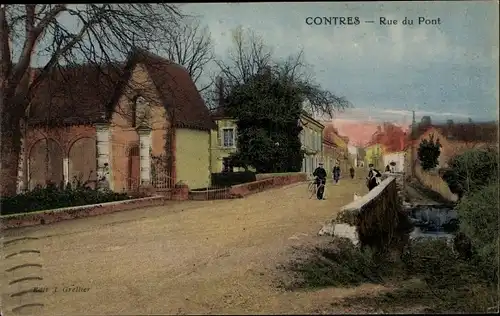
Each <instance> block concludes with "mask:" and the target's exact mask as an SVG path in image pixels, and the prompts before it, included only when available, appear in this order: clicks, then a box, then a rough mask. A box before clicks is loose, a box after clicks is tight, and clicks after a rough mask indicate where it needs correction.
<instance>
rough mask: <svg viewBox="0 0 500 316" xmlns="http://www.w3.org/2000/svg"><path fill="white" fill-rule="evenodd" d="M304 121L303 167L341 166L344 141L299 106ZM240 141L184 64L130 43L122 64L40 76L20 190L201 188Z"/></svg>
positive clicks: (28, 120)
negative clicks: (51, 186)
mask: <svg viewBox="0 0 500 316" xmlns="http://www.w3.org/2000/svg"><path fill="white" fill-rule="evenodd" d="M40 71H42V70H41V69H31V71H30V72H29V73H28V74H27V76H26V78H24V83H25V84H26V87H27V86H28V85H29V84H30V82H32V81H33V80H35V78H36V77H37V75H38V74H39V73H40ZM300 124H302V126H303V128H304V129H303V131H302V134H301V136H300V137H301V141H302V144H303V149H304V151H305V152H306V156H305V157H304V162H303V167H302V168H303V169H302V170H303V171H304V172H308V173H310V172H312V170H313V169H314V168H315V167H316V166H317V164H318V163H319V162H320V161H323V162H324V163H325V164H326V167H327V169H328V170H329V171H331V169H332V168H333V165H334V164H335V163H339V164H340V165H341V166H342V167H343V168H344V169H345V168H347V166H348V165H349V162H346V161H347V160H348V159H349V155H348V145H347V142H348V140H347V139H345V138H342V137H340V136H339V135H338V133H337V132H336V131H335V130H334V129H332V127H330V126H328V125H327V126H325V124H323V123H321V122H319V121H317V120H315V119H314V118H312V117H310V116H308V115H307V114H305V113H304V114H303V115H302V116H301V120H300ZM236 140H237V129H236V124H235V121H234V120H233V119H232V118H230V117H225V116H224V115H219V114H218V113H211V112H210V111H209V110H208V108H207V107H206V105H205V103H204V101H203V99H202V97H201V96H200V94H199V92H198V91H197V89H196V86H195V84H194V82H193V81H192V79H191V78H190V76H189V73H188V72H187V71H186V69H184V68H183V67H181V66H179V65H177V64H174V63H172V62H170V61H169V60H166V59H164V58H162V57H159V56H157V55H154V54H151V53H149V52H147V51H144V50H138V49H136V50H133V51H132V52H131V53H130V54H129V56H128V59H127V61H126V62H125V63H120V64H110V65H109V67H108V66H106V67H104V69H103V67H97V66H95V65H94V66H93V65H79V66H67V67H62V68H60V69H58V70H57V71H53V72H52V73H50V74H49V75H48V76H45V77H44V79H43V80H42V81H40V82H39V83H38V88H37V94H36V95H35V97H34V98H33V99H32V101H31V104H30V107H29V109H28V111H27V112H26V116H25V119H24V120H23V122H22V139H21V151H20V156H19V168H18V175H17V179H16V180H17V186H18V191H21V190H25V189H33V188H34V187H36V186H37V185H42V186H43V185H45V184H46V183H48V182H52V183H56V184H59V183H67V182H74V181H75V180H78V181H80V182H87V183H90V184H91V185H92V183H94V184H96V185H97V184H98V182H97V181H96V180H97V179H101V180H103V181H101V182H103V183H105V185H106V186H107V187H109V188H110V189H111V190H114V191H128V190H135V189H137V188H138V187H139V186H140V185H153V186H155V187H156V188H162V187H169V186H172V185H173V184H175V183H177V182H179V181H183V182H184V183H186V184H187V185H188V186H189V187H190V188H192V189H197V188H205V187H209V186H210V176H211V173H216V172H230V171H232V170H233V168H232V167H231V162H230V160H229V156H230V154H231V153H233V152H235V151H236V150H237V143H236ZM101 182H99V183H100V184H102V183H101Z"/></svg>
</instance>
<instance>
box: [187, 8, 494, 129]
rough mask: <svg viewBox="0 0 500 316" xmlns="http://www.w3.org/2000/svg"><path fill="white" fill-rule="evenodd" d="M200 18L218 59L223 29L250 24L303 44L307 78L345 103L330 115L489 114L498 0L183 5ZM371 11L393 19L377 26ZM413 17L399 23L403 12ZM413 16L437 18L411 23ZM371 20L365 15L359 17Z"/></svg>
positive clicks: (226, 33)
mask: <svg viewBox="0 0 500 316" xmlns="http://www.w3.org/2000/svg"><path fill="white" fill-rule="evenodd" d="M183 9H184V10H185V11H186V12H188V13H191V14H194V15H197V16H198V17H199V19H200V21H201V23H202V24H204V25H207V26H208V27H209V29H210V31H211V36H212V38H213V40H214V42H215V53H216V54H217V56H218V57H219V58H224V56H225V55H226V54H227V51H228V49H229V48H230V46H231V30H232V29H235V28H236V27H238V26H242V27H243V28H244V29H251V30H253V31H254V32H256V33H257V34H259V35H261V36H262V37H263V40H264V43H266V44H267V45H269V46H271V47H272V48H273V51H274V56H275V57H277V58H286V57H287V56H288V55H289V54H290V53H295V52H298V51H299V50H300V49H301V48H303V50H304V54H305V59H306V61H307V62H308V63H309V64H310V65H311V67H312V69H311V70H312V71H313V72H314V74H315V78H316V81H317V82H318V83H319V84H321V86H322V87H323V88H325V89H328V90H330V91H332V92H333V93H335V94H337V95H341V96H344V97H346V98H347V99H348V100H349V101H350V102H351V103H352V104H353V108H352V109H350V110H346V111H345V112H344V113H340V114H338V115H337V116H336V117H335V120H334V121H335V122H337V123H338V125H341V123H346V122H351V121H359V120H361V121H367V122H372V123H373V124H371V125H374V126H376V123H377V122H380V121H393V122H395V123H398V124H401V125H408V124H410V123H411V119H412V112H411V111H416V118H417V120H419V119H420V118H421V117H422V116H423V115H430V116H431V118H432V120H433V121H444V120H446V119H453V120H456V121H466V120H467V119H468V118H469V117H470V118H472V119H473V120H475V121H487V120H489V121H491V120H496V119H497V117H498V54H499V52H498V36H499V35H498V3H497V2H496V1H484V2H481V1H474V2H466V1H454V2H413V3H410V2H385V3H384V2H372V3H367V2H365V3H359V2H346V3H340V2H336V3H326V2H322V3H241V4H236V3H233V4H227V3H206V4H202V3H198V4H186V5H183ZM325 16H326V17H342V16H344V17H349V16H350V17H359V19H360V22H361V23H360V24H359V25H343V26H342V25H336V26H334V25H326V26H325V25H308V24H306V18H307V17H325ZM380 17H385V18H386V19H387V20H394V19H395V20H398V24H397V25H380ZM405 17H406V18H408V19H412V20H414V24H413V25H411V26H410V25H402V24H401V22H402V20H403V19H404V18H405ZM418 17H426V18H428V19H437V18H439V19H440V22H441V23H440V25H425V24H423V25H418ZM370 20H371V21H375V23H366V22H365V21H370Z"/></svg>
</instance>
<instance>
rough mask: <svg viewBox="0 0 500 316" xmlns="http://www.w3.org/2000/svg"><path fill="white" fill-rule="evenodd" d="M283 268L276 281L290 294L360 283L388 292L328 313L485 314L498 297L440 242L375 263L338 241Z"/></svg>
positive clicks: (470, 263) (473, 267) (483, 276)
mask: <svg viewBox="0 0 500 316" xmlns="http://www.w3.org/2000/svg"><path fill="white" fill-rule="evenodd" d="M299 253H300V255H298V256H296V257H295V259H294V260H293V261H291V262H289V263H288V264H287V265H285V266H283V267H282V269H284V270H286V272H287V274H288V276H291V278H287V280H286V281H284V280H281V282H280V284H281V286H282V287H284V288H286V289H287V290H290V291H295V290H307V289H315V288H321V287H352V286H357V285H361V284H363V283H375V284H382V285H386V286H388V287H391V288H394V290H393V291H390V292H387V293H385V294H382V295H380V296H374V297H373V296H372V297H355V298H350V299H346V300H343V301H339V302H332V310H333V309H334V308H333V307H334V306H336V307H338V305H342V306H343V307H345V308H346V309H348V308H358V309H359V308H362V309H364V310H367V311H370V310H372V311H383V312H386V313H389V312H391V313H398V312H411V311H419V312H428V313H430V312H433V313H438V312H470V313H472V312H487V311H491V309H492V307H496V306H497V302H498V291H497V286H496V284H495V282H492V281H491V279H489V278H488V276H487V273H484V271H482V270H481V269H480V268H478V267H480V266H481V264H479V263H478V262H477V261H476V259H460V258H458V257H457V255H456V254H455V253H454V252H453V251H452V249H451V248H450V247H449V246H448V245H446V242H445V241H444V240H425V239H421V240H416V241H413V243H412V248H411V251H406V252H405V253H404V254H403V256H402V257H401V260H390V259H388V258H377V257H376V256H374V254H373V253H372V252H371V251H370V250H365V251H361V250H359V249H356V248H354V247H353V246H351V245H350V244H349V243H348V242H345V241H343V240H337V239H335V240H333V241H332V242H331V243H329V244H327V245H323V246H321V247H316V248H314V249H312V250H311V249H310V250H301V251H300V252H299Z"/></svg>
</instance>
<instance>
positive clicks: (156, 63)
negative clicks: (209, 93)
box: [136, 50, 217, 130]
mask: <svg viewBox="0 0 500 316" xmlns="http://www.w3.org/2000/svg"><path fill="white" fill-rule="evenodd" d="M136 58H137V61H138V62H139V63H142V64H143V65H145V67H146V69H147V71H148V73H149V75H150V76H151V79H152V80H153V82H154V84H155V86H156V88H157V90H158V91H159V93H160V96H161V97H162V99H163V103H164V105H165V108H166V109H167V111H169V113H171V114H172V115H173V118H174V121H175V125H176V126H177V127H181V128H192V129H201V130H210V129H214V128H216V127H217V126H216V125H215V123H214V122H213V120H212V118H211V117H210V111H209V110H208V108H207V107H206V106H205V102H204V101H203V98H202V97H201V95H200V93H199V92H198V89H197V88H196V85H195V84H194V82H193V80H192V79H191V77H190V76H189V73H188V72H187V70H186V69H185V68H184V67H182V66H180V65H178V64H175V63H173V62H171V61H169V60H166V59H164V58H162V57H160V56H157V55H154V54H151V53H149V52H146V51H142V50H141V51H139V52H138V54H137V55H136ZM171 111H173V112H171Z"/></svg>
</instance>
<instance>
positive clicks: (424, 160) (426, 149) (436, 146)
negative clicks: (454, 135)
mask: <svg viewBox="0 0 500 316" xmlns="http://www.w3.org/2000/svg"><path fill="white" fill-rule="evenodd" d="M440 154H441V144H440V143H439V139H437V140H434V135H432V134H431V135H430V137H429V139H428V140H427V139H423V140H422V142H420V146H419V147H418V159H419V160H420V165H421V166H422V169H424V170H429V169H432V168H434V167H436V166H437V165H438V163H439V161H438V158H439V155H440Z"/></svg>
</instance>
